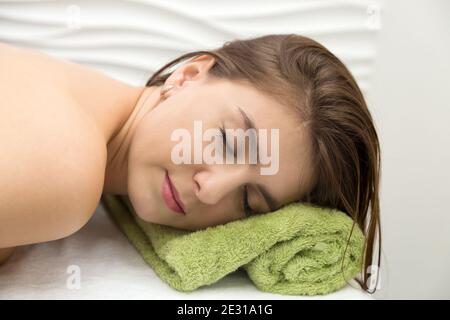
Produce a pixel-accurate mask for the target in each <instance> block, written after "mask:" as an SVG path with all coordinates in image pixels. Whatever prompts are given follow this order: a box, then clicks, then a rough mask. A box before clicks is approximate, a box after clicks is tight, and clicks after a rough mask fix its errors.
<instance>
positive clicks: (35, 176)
mask: <svg viewBox="0 0 450 320" xmlns="http://www.w3.org/2000/svg"><path fill="white" fill-rule="evenodd" d="M21 118H22V119H21V121H22V122H27V125H26V126H24V125H22V130H21V131H18V130H17V128H16V127H17V126H20V124H19V123H15V120H14V119H15V117H10V118H9V121H8V122H7V123H6V122H5V123H4V125H2V126H0V150H1V155H0V177H1V178H0V248H2V247H3V248H4V247H12V246H18V245H23V244H30V243H37V242H44V241H50V240H56V239H60V238H63V237H66V236H68V235H70V234H72V233H74V232H75V231H77V230H79V229H80V228H81V227H82V226H83V225H84V224H85V223H86V222H87V221H88V220H89V218H90V217H91V216H92V214H93V212H94V211H95V208H96V206H97V204H98V202H99V200H100V197H101V193H102V189H103V181H104V172H105V168H104V166H105V160H104V158H106V156H105V154H106V146H105V145H102V144H101V143H99V140H98V139H95V135H94V134H95V133H94V132H93V131H92V130H89V129H88V128H83V127H81V126H79V125H77V126H74V125H73V124H72V125H70V124H66V125H64V124H61V127H59V126H56V125H55V124H53V123H45V124H42V122H41V123H40V124H39V123H38V122H34V121H30V120H29V119H26V118H25V117H21ZM42 121H45V120H42ZM0 122H1V121H0ZM36 126H39V128H36ZM71 126H72V127H71Z"/></svg>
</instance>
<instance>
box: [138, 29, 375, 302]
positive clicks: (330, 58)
mask: <svg viewBox="0 0 450 320" xmlns="http://www.w3.org/2000/svg"><path fill="white" fill-rule="evenodd" d="M202 54H207V55H211V56H213V57H214V58H215V59H216V62H215V64H214V66H213V67H212V68H211V69H210V70H209V75H211V76H213V77H217V78H222V79H228V80H239V81H245V82H247V83H249V84H251V85H253V86H254V87H255V88H257V89H259V90H260V91H261V92H264V93H267V94H270V95H271V96H272V97H275V98H277V100H278V101H280V102H281V103H283V104H286V105H288V106H290V107H293V108H295V109H296V110H298V112H299V113H300V114H301V116H302V119H303V120H304V121H309V128H310V130H311V131H310V133H311V137H312V140H313V146H314V148H313V150H314V151H313V152H314V158H313V159H314V161H313V163H314V166H315V167H314V173H315V176H316V180H315V181H316V184H315V186H314V188H313V189H312V190H311V191H310V192H309V193H308V194H307V195H306V197H305V198H304V199H300V201H306V202H310V203H313V204H317V205H320V206H326V207H332V208H337V209H339V210H342V211H343V212H346V213H347V214H348V215H349V216H350V217H351V218H352V219H353V221H354V223H353V227H354V226H355V224H356V223H357V224H358V226H359V227H360V228H361V230H362V231H363V232H364V234H365V238H366V240H365V241H366V243H365V248H364V252H365V253H364V256H363V257H364V258H363V264H362V270H361V271H362V272H361V274H362V279H356V280H357V282H358V283H359V284H360V285H361V287H362V288H363V289H364V290H366V291H368V292H370V293H373V292H375V290H376V289H375V288H374V290H373V291H369V287H368V285H367V281H368V278H369V276H370V271H368V268H369V267H370V266H372V265H373V258H374V257H373V255H374V251H375V248H376V247H378V254H377V262H378V263H377V265H378V268H379V267H380V261H381V231H380V207H379V196H378V193H379V180H380V146H379V142H378V136H377V133H376V130H375V127H374V124H373V120H372V117H371V115H370V112H369V110H368V108H367V105H366V102H365V101H364V97H363V94H362V92H361V90H360V89H359V87H358V85H357V83H356V81H355V79H354V77H353V76H352V74H351V73H350V71H349V70H348V69H347V68H346V67H345V65H344V64H343V63H342V62H341V61H340V60H339V59H338V58H337V57H336V56H335V55H334V54H332V53H331V52H330V51H329V50H328V49H326V48H325V47H324V46H322V45H321V44H319V43H317V42H316V41H314V40H312V39H310V38H307V37H303V36H300V35H296V34H272V35H265V36H261V37H256V38H249V39H244V40H234V41H228V42H225V44H224V45H223V46H222V47H220V48H218V49H215V50H203V51H195V52H189V53H186V54H183V55H181V56H180V57H178V58H176V59H174V60H172V61H171V62H169V63H167V64H166V65H164V66H163V67H161V68H160V69H159V70H158V71H157V72H156V73H155V74H154V75H153V76H152V77H151V78H150V79H149V80H148V81H147V83H146V85H147V86H160V85H163V84H164V83H165V81H166V79H167V78H168V77H169V76H170V74H171V73H165V74H162V72H163V71H165V70H166V69H167V68H169V67H172V66H174V65H175V64H177V63H178V62H180V61H183V60H184V59H187V58H191V57H195V56H198V55H202ZM369 207H370V214H369ZM352 232H353V228H352V230H351V232H350V236H349V239H350V237H351V234H352ZM376 239H377V241H378V242H377V241H376ZM346 249H347V247H346ZM344 256H345V253H344ZM343 261H344V259H342V262H343ZM377 276H378V274H377ZM377 280H378V279H377Z"/></svg>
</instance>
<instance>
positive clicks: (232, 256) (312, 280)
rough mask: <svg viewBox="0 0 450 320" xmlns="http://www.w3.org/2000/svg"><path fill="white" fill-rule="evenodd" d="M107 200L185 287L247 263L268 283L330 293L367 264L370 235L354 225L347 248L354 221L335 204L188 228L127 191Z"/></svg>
mask: <svg viewBox="0 0 450 320" xmlns="http://www.w3.org/2000/svg"><path fill="white" fill-rule="evenodd" d="M102 202H103V204H104V206H105V209H106V211H107V212H108V213H109V214H110V216H111V217H112V218H113V220H114V221H115V222H116V224H117V225H118V226H119V227H120V229H121V230H122V231H123V233H124V234H125V235H126V236H127V238H128V239H129V240H130V242H131V243H132V245H133V246H134V247H135V248H136V249H137V250H138V252H139V253H140V254H141V255H142V257H143V258H144V260H145V261H146V262H147V263H148V264H149V265H150V266H151V267H152V268H153V270H154V271H155V272H156V274H157V275H158V276H159V277H160V278H161V279H162V280H164V281H165V282H167V283H168V284H169V285H170V286H171V287H173V288H174V289H176V290H179V291H192V290H195V289H197V288H198V287H201V286H205V285H209V284H212V283H214V282H216V281H218V280H219V279H221V278H223V277H224V276H226V275H227V274H229V273H231V272H233V271H236V270H238V269H239V268H241V269H243V270H245V271H246V273H247V275H248V276H249V278H250V279H251V280H252V282H253V283H254V284H255V286H256V287H257V288H258V289H259V290H261V291H266V292H272V293H278V294H284V295H318V294H327V293H330V292H333V291H336V290H338V289H340V288H342V287H344V286H345V285H346V283H347V281H348V280H350V279H351V278H353V277H355V276H356V274H357V273H358V272H359V271H360V270H361V263H362V253H363V247H364V235H363V234H362V232H361V229H360V228H359V227H358V226H357V225H354V228H353V231H352V236H351V238H350V241H349V243H348V247H347V248H346V246H347V241H348V239H349V236H350V232H351V230H352V224H353V221H352V220H351V219H350V217H348V216H347V215H346V214H345V213H343V212H341V211H338V210H335V209H328V208H321V207H317V206H314V205H310V204H306V203H291V204H288V205H285V206H284V207H282V208H280V209H278V210H277V211H274V212H269V213H265V214H260V215H254V216H250V217H248V218H245V219H242V220H235V221H232V222H229V223H226V224H223V225H217V226H213V227H209V228H206V229H202V230H198V231H188V230H181V229H176V228H173V227H169V226H164V225H159V224H154V223H149V222H146V221H144V220H142V219H141V218H139V217H138V216H137V215H136V213H135V211H134V209H133V207H132V205H131V202H130V201H129V199H128V197H127V196H117V195H111V194H104V195H102ZM345 250H346V251H345ZM344 251H345V261H344V264H343V265H342V258H343V256H344Z"/></svg>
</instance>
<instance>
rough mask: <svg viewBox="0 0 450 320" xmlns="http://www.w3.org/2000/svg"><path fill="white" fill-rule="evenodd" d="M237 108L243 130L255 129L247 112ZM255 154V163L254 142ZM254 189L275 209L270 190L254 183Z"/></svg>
mask: <svg viewBox="0 0 450 320" xmlns="http://www.w3.org/2000/svg"><path fill="white" fill-rule="evenodd" d="M237 108H238V110H239V113H240V114H241V116H242V119H243V121H244V125H245V130H246V131H247V130H248V129H254V130H255V131H257V129H256V126H255V123H254V122H253V120H252V119H251V118H250V117H249V116H248V115H247V113H246V112H245V111H244V110H242V109H241V108H240V107H237ZM256 152H257V153H256V154H257V156H256V157H257V163H259V143H257V144H256ZM255 189H256V190H257V191H259V193H261V194H262V196H263V198H264V201H265V202H266V203H267V206H268V207H269V209H270V211H275V210H276V209H277V208H278V207H279V206H278V203H277V201H276V200H275V198H274V197H273V196H272V195H271V194H270V192H269V191H268V190H267V189H266V187H265V186H264V185H262V184H255Z"/></svg>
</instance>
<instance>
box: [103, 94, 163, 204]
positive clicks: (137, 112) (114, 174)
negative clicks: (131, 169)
mask: <svg viewBox="0 0 450 320" xmlns="http://www.w3.org/2000/svg"><path fill="white" fill-rule="evenodd" d="M159 91H160V88H159V87H143V88H141V90H140V93H139V95H138V96H137V98H136V97H135V98H134V99H131V100H130V101H128V103H125V104H123V105H122V108H123V109H124V110H126V112H125V113H124V116H123V117H120V116H119V117H117V118H116V119H115V120H114V121H113V122H114V123H113V126H112V128H114V129H113V130H111V131H110V132H111V136H109V137H108V139H107V141H108V143H107V154H108V157H107V164H106V171H105V181H104V186H103V193H112V194H122V195H126V194H128V186H127V180H128V155H129V149H130V143H131V141H132V136H133V134H134V131H135V130H136V127H137V126H138V124H139V122H140V121H141V120H142V118H143V117H144V116H145V114H146V113H147V112H149V111H150V110H151V109H153V108H154V107H155V106H156V105H157V103H158V101H159V98H160V94H159ZM130 105H131V106H132V107H131V108H130V107H129V106H130ZM114 125H115V126H114Z"/></svg>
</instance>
